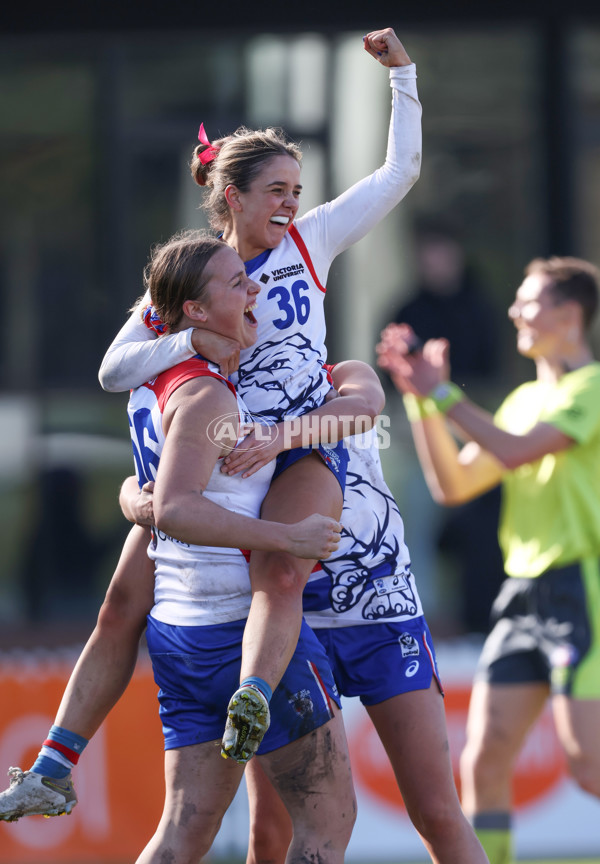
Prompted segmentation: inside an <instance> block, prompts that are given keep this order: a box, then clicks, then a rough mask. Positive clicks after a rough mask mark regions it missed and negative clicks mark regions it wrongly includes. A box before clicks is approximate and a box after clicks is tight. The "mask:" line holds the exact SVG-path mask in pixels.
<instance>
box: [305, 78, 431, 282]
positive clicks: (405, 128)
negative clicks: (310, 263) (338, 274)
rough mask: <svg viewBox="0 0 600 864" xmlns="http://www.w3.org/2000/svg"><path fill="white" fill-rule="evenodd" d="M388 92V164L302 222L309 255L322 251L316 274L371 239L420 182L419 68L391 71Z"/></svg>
mask: <svg viewBox="0 0 600 864" xmlns="http://www.w3.org/2000/svg"><path fill="white" fill-rule="evenodd" d="M390 86H391V88H392V116H391V119H390V127H389V133H388V143H387V152H386V157H385V162H384V164H383V165H382V166H381V168H378V169H377V170H376V171H375V172H374V173H373V174H370V175H369V176H368V177H365V178H364V180H359V182H358V183H355V184H354V185H353V186H351V187H350V189H347V190H346V191H345V192H343V193H342V194H341V195H340V196H339V197H338V198H336V199H335V200H333V201H331V202H328V203H327V204H323V205H321V206H320V207H317V208H315V210H311V211H310V212H309V213H307V214H306V216H305V217H303V218H302V217H301V218H300V219H299V220H298V223H299V224H298V228H299V230H300V231H301V234H302V236H303V238H304V240H305V242H306V243H307V244H308V245H309V249H310V251H311V254H312V252H313V249H318V250H319V251H320V252H321V254H322V256H323V257H322V258H321V257H320V256H318V255H317V256H316V259H317V260H315V266H316V267H317V272H319V269H320V268H319V265H320V266H321V267H323V268H324V269H325V271H326V270H327V269H328V268H329V265H330V264H331V261H333V259H334V258H335V257H336V255H339V254H340V252H343V251H344V250H345V249H348V247H349V246H352V244H353V243H356V242H357V241H358V240H360V239H361V238H362V237H364V236H365V235H366V234H368V232H369V231H370V230H371V229H372V228H373V227H374V226H375V225H376V224H377V223H378V222H380V221H381V220H382V219H383V218H384V217H385V216H387V214H388V213H389V212H390V211H391V210H393V208H394V207H395V206H396V204H398V203H399V202H400V201H401V200H402V199H403V198H404V196H405V195H406V193H407V192H408V191H409V190H410V189H411V187H412V186H413V185H414V184H415V183H416V182H417V180H418V179H419V174H420V171H421V149H422V144H421V103H420V102H419V97H418V95H417V70H416V66H415V64H414V63H411V64H410V65H409V66H394V67H392V68H391V69H390ZM325 275H326V272H325ZM319 276H321V274H320V273H319Z"/></svg>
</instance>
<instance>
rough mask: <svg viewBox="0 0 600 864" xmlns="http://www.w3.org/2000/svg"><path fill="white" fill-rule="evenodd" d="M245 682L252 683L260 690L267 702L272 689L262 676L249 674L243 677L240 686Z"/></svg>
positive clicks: (269, 699)
mask: <svg viewBox="0 0 600 864" xmlns="http://www.w3.org/2000/svg"><path fill="white" fill-rule="evenodd" d="M246 684H252V685H253V686H254V687H256V688H257V690H260V692H261V693H262V695H263V696H264V697H265V699H266V700H267V702H270V701H271V697H272V696H273V691H272V690H271V688H270V687H269V685H268V684H267V682H266V681H264V680H263V679H262V678H258V677H257V676H256V675H250V676H249V677H248V678H244V680H243V681H242V683H241V684H240V687H244V686H245V685H246Z"/></svg>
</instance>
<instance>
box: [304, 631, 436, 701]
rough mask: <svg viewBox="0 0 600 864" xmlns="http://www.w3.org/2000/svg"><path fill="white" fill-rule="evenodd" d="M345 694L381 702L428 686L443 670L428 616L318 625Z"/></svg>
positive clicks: (335, 676)
mask: <svg viewBox="0 0 600 864" xmlns="http://www.w3.org/2000/svg"><path fill="white" fill-rule="evenodd" d="M314 632H315V634H316V635H317V637H318V638H319V641H320V642H321V644H322V645H323V647H324V648H325V650H326V652H327V656H328V657H329V662H330V664H331V668H332V669H333V677H334V678H335V683H336V685H337V688H338V690H339V692H340V693H341V694H342V696H359V697H360V701H361V702H362V703H363V705H377V704H379V703H380V702H384V701H385V700H386V699H391V698H392V696H399V695H400V694H401V693H410V692H412V691H413V690H428V689H429V687H430V686H431V679H432V678H435V680H436V682H437V685H438V687H439V689H440V692H441V693H442V695H443V692H444V691H443V689H442V685H441V682H440V677H439V673H438V669H437V660H436V656H435V650H434V647H433V640H432V638H431V633H430V632H429V627H428V626H427V622H426V621H425V617H424V616H423V615H421V616H420V617H418V618H411V619H410V620H408V621H395V622H390V623H385V624H384V623H377V624H359V625H357V626H354V627H318V628H315V631H314Z"/></svg>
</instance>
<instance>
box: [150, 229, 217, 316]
mask: <svg viewBox="0 0 600 864" xmlns="http://www.w3.org/2000/svg"><path fill="white" fill-rule="evenodd" d="M227 248H229V247H228V246H227V244H226V243H224V242H223V241H222V240H217V239H216V238H215V237H213V236H212V235H210V234H208V233H207V232H206V231H182V232H180V233H179V234H176V235H175V236H174V237H171V239H170V240H167V242H166V243H162V244H160V245H158V246H155V247H154V248H153V250H152V254H151V256H150V260H149V262H148V263H147V264H146V267H145V268H144V285H145V287H146V288H147V289H148V290H149V291H150V296H151V298H152V304H153V306H154V308H155V309H156V313H157V314H158V315H159V316H160V319H161V321H162V323H163V324H166V325H167V326H168V328H169V330H171V331H172V330H174V329H176V327H177V325H178V324H179V322H180V321H181V318H182V316H183V310H182V306H183V304H184V302H185V301H186V300H202V299H203V296H204V293H205V290H206V284H207V280H206V279H204V270H205V268H206V265H207V264H208V262H209V261H210V259H211V258H212V257H213V255H214V254H215V252H218V251H219V249H227Z"/></svg>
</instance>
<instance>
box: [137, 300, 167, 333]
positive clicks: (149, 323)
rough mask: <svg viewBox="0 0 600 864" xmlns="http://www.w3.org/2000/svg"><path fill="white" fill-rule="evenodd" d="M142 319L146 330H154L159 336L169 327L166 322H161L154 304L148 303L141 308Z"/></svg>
mask: <svg viewBox="0 0 600 864" xmlns="http://www.w3.org/2000/svg"><path fill="white" fill-rule="evenodd" d="M142 321H143V322H144V324H145V325H146V327H147V328H148V330H154V332H155V333H158V335H159V336H161V335H162V334H163V333H166V332H167V330H168V329H169V325H168V324H163V322H162V321H161V319H160V317H159V315H158V313H157V311H156V309H155V308H154V306H151V305H148V306H145V307H144V308H143V309H142Z"/></svg>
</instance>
